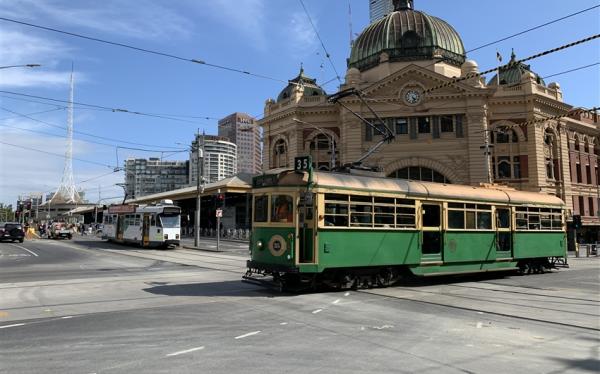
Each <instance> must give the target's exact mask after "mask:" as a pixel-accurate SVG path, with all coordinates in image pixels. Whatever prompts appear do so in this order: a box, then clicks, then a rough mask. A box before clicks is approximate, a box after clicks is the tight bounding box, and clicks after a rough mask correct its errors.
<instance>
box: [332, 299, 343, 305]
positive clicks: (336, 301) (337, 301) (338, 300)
mask: <svg viewBox="0 0 600 374" xmlns="http://www.w3.org/2000/svg"><path fill="white" fill-rule="evenodd" d="M340 301H341V300H340V299H337V300H335V301H334V302H332V304H337V303H339V302H340Z"/></svg>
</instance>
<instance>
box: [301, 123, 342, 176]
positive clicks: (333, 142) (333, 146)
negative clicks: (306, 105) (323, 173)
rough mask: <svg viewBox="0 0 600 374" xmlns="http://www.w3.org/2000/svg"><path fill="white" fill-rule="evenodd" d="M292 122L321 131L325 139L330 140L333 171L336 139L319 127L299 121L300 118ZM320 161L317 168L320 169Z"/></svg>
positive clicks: (331, 168) (331, 167) (332, 167)
mask: <svg viewBox="0 0 600 374" xmlns="http://www.w3.org/2000/svg"><path fill="white" fill-rule="evenodd" d="M292 120H293V121H294V122H298V123H302V124H304V125H308V126H310V127H312V128H314V129H315V130H317V131H319V132H320V133H321V134H323V135H325V137H326V138H327V140H329V147H330V148H331V149H330V151H331V160H330V168H329V170H331V171H333V169H334V168H335V162H336V161H335V139H334V137H333V135H329V134H327V133H326V132H325V131H324V130H323V129H322V128H320V127H319V126H316V125H313V124H312V123H310V122H305V121H302V120H299V119H298V118H292ZM318 144H319V143H318V141H317V147H318ZM318 164H319V160H317V168H318V167H319V165H318Z"/></svg>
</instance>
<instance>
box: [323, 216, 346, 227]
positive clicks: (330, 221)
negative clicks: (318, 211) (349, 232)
mask: <svg viewBox="0 0 600 374" xmlns="http://www.w3.org/2000/svg"><path fill="white" fill-rule="evenodd" d="M325 226H338V227H348V215H339V216H335V215H325Z"/></svg>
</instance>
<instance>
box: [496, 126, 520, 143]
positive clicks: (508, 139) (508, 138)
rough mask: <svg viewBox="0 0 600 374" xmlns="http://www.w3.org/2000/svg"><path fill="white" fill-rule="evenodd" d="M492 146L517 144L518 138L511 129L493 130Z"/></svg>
mask: <svg viewBox="0 0 600 374" xmlns="http://www.w3.org/2000/svg"><path fill="white" fill-rule="evenodd" d="M491 138H492V139H491V142H492V144H507V143H518V142H519V136H518V135H517V133H516V132H515V130H513V129H495V130H492V136H491Z"/></svg>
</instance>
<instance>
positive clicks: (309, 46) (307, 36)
mask: <svg viewBox="0 0 600 374" xmlns="http://www.w3.org/2000/svg"><path fill="white" fill-rule="evenodd" d="M313 22H314V23H315V27H318V24H317V21H316V20H315V19H314V17H313ZM287 29H288V30H287V32H286V35H287V36H288V37H289V47H290V48H291V49H292V54H293V55H294V57H296V58H299V57H303V56H306V55H309V54H312V53H314V51H315V49H317V48H318V45H319V44H318V39H317V34H316V33H315V31H314V30H313V28H312V25H311V24H310V21H309V19H308V17H307V16H306V14H305V13H303V12H296V13H293V14H292V15H291V16H290V19H289V24H288V26H287Z"/></svg>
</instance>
